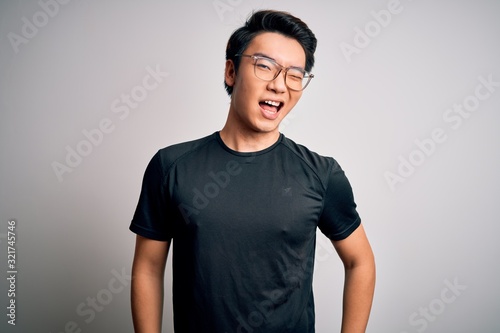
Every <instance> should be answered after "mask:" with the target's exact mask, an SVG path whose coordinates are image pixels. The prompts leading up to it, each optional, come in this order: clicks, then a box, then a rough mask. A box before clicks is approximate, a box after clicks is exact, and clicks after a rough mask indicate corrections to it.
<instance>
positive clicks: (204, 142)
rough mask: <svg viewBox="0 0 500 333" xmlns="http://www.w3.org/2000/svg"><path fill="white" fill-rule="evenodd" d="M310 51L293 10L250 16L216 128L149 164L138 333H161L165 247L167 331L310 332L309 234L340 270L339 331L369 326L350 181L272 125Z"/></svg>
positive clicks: (367, 261) (234, 41) (369, 276)
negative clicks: (329, 249) (331, 252)
mask: <svg viewBox="0 0 500 333" xmlns="http://www.w3.org/2000/svg"><path fill="white" fill-rule="evenodd" d="M315 48H316V38H315V36H314V34H313V33H312V32H311V31H310V30H309V28H308V27H307V26H306V25H305V24H304V23H303V22H302V21H301V20H299V19H298V18H296V17H293V16H291V15H290V14H288V13H284V12H277V11H259V12H255V13H254V14H253V15H252V16H251V17H250V18H249V20H248V21H247V22H246V24H245V25H244V26H243V27H242V28H240V29H238V30H236V31H235V32H234V33H233V35H232V36H231V38H230V39H229V42H228V45H227V50H226V68H225V85H226V90H227V92H228V93H229V95H230V96H231V103H230V107H229V113H228V117H227V121H226V124H225V126H224V127H223V129H222V130H221V131H220V132H215V133H214V134H212V135H210V136H208V137H205V138H202V139H199V140H195V141H191V142H186V143H181V144H177V145H173V146H170V147H167V148H164V149H161V150H160V151H159V152H158V153H157V154H156V155H155V156H154V157H153V159H152V160H151V162H150V163H149V165H148V167H147V169H146V172H145V176H144V181H143V186H142V191H141V195H140V198H139V203H138V206H137V209H136V212H135V214H134V218H133V220H132V223H131V225H130V229H131V230H132V231H133V232H135V233H137V241H136V249H135V257H134V263H133V269H132V313H133V320H134V327H135V331H136V332H137V333H152V332H155V333H158V332H160V331H161V321H162V308H163V283H164V270H165V262H166V258H167V254H168V251H169V246H170V243H171V242H172V241H173V244H174V245H173V247H174V251H173V311H174V328H175V332H178V333H186V332H192V333H202V332H213V333H226V332H227V333H229V332H231V333H232V332H238V333H240V332H245V333H250V332H252V333H256V332H267V333H271V332H295V333H312V332H314V321H315V316H314V300H313V293H312V275H313V264H314V251H315V239H316V230H317V228H319V229H320V230H321V231H322V232H323V233H324V234H325V235H326V236H327V237H329V238H330V239H331V241H332V243H333V246H334V247H335V249H336V250H337V253H338V254H339V256H340V258H341V260H342V261H343V263H344V266H345V287H344V300H343V302H344V303H343V316H342V332H343V333H358V332H364V331H365V329H366V325H367V322H368V317H369V313H370V308H371V303H372V298H373V291H374V284H375V264H374V259H373V254H372V251H371V248H370V245H369V242H368V240H367V238H366V236H365V233H364V230H363V227H362V225H361V221H360V218H359V216H358V213H357V212H356V204H355V203H354V200H353V195H352V191H351V187H350V185H349V182H348V180H347V179H346V177H345V175H344V172H343V171H342V169H341V168H340V166H339V165H338V164H337V162H336V161H335V160H334V159H333V158H330V157H323V156H319V155H317V154H316V153H313V152H311V151H310V150H308V149H307V148H305V147H303V146H301V145H298V144H296V143H294V142H293V141H291V140H290V139H288V138H285V137H284V136H283V135H282V134H280V132H279V130H278V126H279V124H280V122H281V121H282V120H283V118H284V117H285V116H286V115H287V114H288V113H289V112H290V111H291V110H292V108H293V107H294V106H295V104H296V103H297V102H298V100H299V99H300V97H301V95H302V91H303V89H304V88H305V87H306V86H307V84H308V83H309V81H310V79H311V78H312V77H313V75H312V74H310V73H309V71H310V70H311V68H312V66H313V64H314V51H315Z"/></svg>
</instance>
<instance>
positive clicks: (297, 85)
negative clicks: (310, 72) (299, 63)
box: [286, 68, 308, 90]
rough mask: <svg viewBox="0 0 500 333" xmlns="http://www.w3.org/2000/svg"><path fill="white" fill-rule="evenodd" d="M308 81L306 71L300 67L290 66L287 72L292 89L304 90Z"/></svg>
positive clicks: (289, 85)
mask: <svg viewBox="0 0 500 333" xmlns="http://www.w3.org/2000/svg"><path fill="white" fill-rule="evenodd" d="M307 81H308V80H307V79H306V78H305V74H304V72H303V71H301V70H299V69H296V68H290V69H289V70H288V72H287V73H286V84H287V85H288V87H290V88H291V89H294V90H302V89H303V88H304V86H305V85H306V83H307Z"/></svg>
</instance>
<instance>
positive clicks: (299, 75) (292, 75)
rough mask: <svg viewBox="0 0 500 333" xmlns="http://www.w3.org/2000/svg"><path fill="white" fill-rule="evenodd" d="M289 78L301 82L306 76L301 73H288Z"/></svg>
mask: <svg viewBox="0 0 500 333" xmlns="http://www.w3.org/2000/svg"><path fill="white" fill-rule="evenodd" d="M288 77H289V78H290V79H292V80H295V81H301V80H303V79H304V74H302V73H300V72H288Z"/></svg>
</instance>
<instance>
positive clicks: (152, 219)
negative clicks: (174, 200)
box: [129, 152, 172, 241]
mask: <svg viewBox="0 0 500 333" xmlns="http://www.w3.org/2000/svg"><path fill="white" fill-rule="evenodd" d="M164 184H165V174H164V170H163V168H162V164H161V159H160V153H159V152H158V153H156V154H155V156H153V158H152V159H151V161H150V162H149V164H148V166H147V168H146V171H145V173H144V178H143V181H142V188H141V194H140V196H139V202H138V204H137V208H136V210H135V213H134V216H133V219H132V222H131V224H130V227H129V229H130V230H131V231H132V232H134V233H136V234H138V235H140V236H143V237H146V238H151V239H155V240H159V241H169V240H170V239H171V238H172V233H171V230H170V228H169V221H170V218H169V216H170V214H169V203H170V200H169V198H168V193H166V192H167V191H166V190H165V186H164Z"/></svg>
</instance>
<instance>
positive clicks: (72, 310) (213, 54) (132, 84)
mask: <svg viewBox="0 0 500 333" xmlns="http://www.w3.org/2000/svg"><path fill="white" fill-rule="evenodd" d="M42 3H52V5H51V7H50V6H49V7H47V6H45V7H46V8H49V9H45V10H44V9H43V7H44V6H42V5H41V4H40V3H38V2H36V1H22V0H19V1H2V2H1V3H0V110H1V116H0V117H1V118H0V154H1V155H0V161H1V162H0V191H1V192H0V242H1V243H0V248H1V252H0V253H1V258H0V269H1V270H2V271H3V272H4V273H2V274H0V276H2V280H1V281H2V282H1V283H0V300H1V301H0V304H1V307H0V308H1V309H3V310H2V311H1V313H0V318H1V319H0V331H2V332H47V333H49V332H54V333H55V332H65V329H66V332H132V323H131V317H130V310H129V285H130V284H129V281H128V280H127V278H126V277H127V276H128V275H129V274H130V269H131V260H132V255H133V247H134V235H133V234H132V233H131V232H130V231H129V230H128V226H129V223H130V220H131V218H132V214H133V211H134V209H135V205H136V203H137V199H138V196H139V191H140V184H141V180H142V175H143V172H144V169H145V167H146V164H147V162H148V161H149V159H150V158H151V157H152V155H153V154H154V153H155V152H156V151H157V150H158V149H159V148H161V147H164V146H167V145H170V144H173V143H177V142H181V141H186V140H191V139H196V138H199V137H202V136H205V135H208V134H210V133H213V132H214V131H216V130H219V129H220V128H221V127H222V125H223V123H224V121H225V118H226V114H227V109H228V101H229V99H228V97H227V95H226V93H225V91H224V88H223V69H224V51H225V44H226V42H227V39H228V38H229V36H230V34H231V33H232V31H233V30H235V29H236V28H238V27H239V26H241V24H242V23H243V22H244V20H245V18H246V17H247V16H248V14H249V13H250V12H251V10H253V9H258V8H273V9H280V10H287V11H290V12H291V13H292V14H295V15H297V16H299V17H300V18H302V19H303V20H304V21H305V22H306V23H308V25H309V26H310V28H311V29H312V30H313V31H314V32H315V34H316V36H317V38H318V41H319V44H318V49H317V53H316V66H315V68H314V70H313V72H314V73H315V74H316V77H315V78H314V80H313V81H312V83H311V84H310V86H309V87H308V88H307V90H306V91H305V92H304V95H303V97H302V100H301V101H300V102H299V104H298V105H297V107H296V108H295V110H294V111H293V112H292V113H291V114H290V115H289V118H288V119H287V120H286V121H285V122H284V123H283V126H282V131H283V132H284V133H285V135H287V136H288V137H290V138H291V139H293V140H294V141H296V142H299V143H302V144H305V145H306V146H308V147H309V148H310V149H311V150H313V151H316V152H318V153H320V154H323V155H329V156H333V157H335V158H336V159H337V160H338V161H339V162H340V164H341V165H342V167H343V168H344V169H345V170H346V173H347V176H348V178H349V180H350V181H351V184H352V186H353V189H354V192H355V197H356V201H357V203H358V206H359V212H360V214H361V215H362V218H363V222H364V225H365V228H366V230H367V233H368V235H369V237H370V240H371V243H372V246H373V249H374V252H375V254H376V259H377V268H378V281H377V288H376V296H375V300H374V305H373V311H372V316H371V320H370V324H369V328H368V332H384V333H391V332H393V333H402V332H407V333H413V332H424V331H425V332H440V333H442V332H454V333H457V332H464V333H470V332H475V333H479V332H484V333H491V332H498V330H499V328H500V324H499V321H498V313H499V310H500V289H499V288H498V281H499V280H500V271H499V266H498V257H499V254H500V245H499V242H498V240H497V239H498V232H499V231H500V228H499V227H498V225H497V223H498V222H499V217H498V206H497V205H498V203H499V202H498V198H499V197H500V177H498V174H497V172H498V169H499V167H500V154H499V150H498V149H499V142H500V134H499V125H500V115H499V111H500V110H499V106H500V86H499V84H498V83H497V84H496V86H495V85H493V86H492V87H490V89H491V91H488V90H487V88H486V87H481V88H477V87H478V86H480V85H481V81H480V79H479V78H480V77H482V78H483V79H485V80H488V78H490V80H492V81H494V82H500V63H499V59H500V39H499V36H500V21H499V19H498V16H499V14H500V2H499V1H493V0H491V1H488V0H482V1H472V0H471V1H463V0H462V1H451V0H450V1H430V0H413V1H411V0H401V1H400V3H399V5H397V6H396V5H394V6H395V7H391V8H392V9H394V8H396V9H397V11H398V13H397V14H395V13H392V14H391V17H390V19H388V18H387V16H386V17H385V19H386V21H385V22H384V25H385V26H382V25H381V24H380V23H377V21H376V20H375V16H377V15H375V16H374V14H373V13H372V11H374V13H381V12H380V11H382V10H385V11H387V9H388V6H390V5H388V2H387V1H378V0H377V1H367V0H366V1H356V2H353V1H347V0H343V1H340V0H337V1H330V2H326V1H319V0H317V1H308V2H306V1H299V0H289V1H279V0H270V1H265V0H253V1H252V0H232V1H229V0H220V1H211V0H210V1H183V2H180V1H179V2H175V3H174V2H173V1H170V2H167V1H153V0H148V1H118V0H115V1H106V2H102V1H82V0H73V1H69V2H68V3H67V4H58V5H57V7H56V6H54V1H50V0H46V1H45V2H43V1H42ZM224 5H225V6H224ZM47 11H49V12H50V13H49V14H50V15H49V14H47V13H46V12H47ZM395 11H396V10H395ZM382 13H383V12H382ZM389 13H390V12H389ZM379 16H380V15H379ZM23 18H24V20H23ZM379 20H380V18H379ZM26 22H30V24H34V23H37V24H38V27H37V26H35V28H36V30H33V29H31V30H30V29H29V27H27V23H26ZM365 28H367V29H368V33H369V34H370V35H371V37H370V36H368V38H369V43H368V42H367V40H366V38H365V40H364V42H365V43H366V44H367V45H363V44H360V43H362V42H363V40H362V39H363V38H362V37H360V36H359V31H360V30H364V29H365ZM370 29H371V30H370ZM23 34H24V35H23ZM13 36H17V37H13ZM16 38H17V39H16ZM20 40H22V41H23V42H19V41H20ZM15 41H17V42H15ZM356 43H357V44H356ZM347 44H349V45H351V46H352V47H357V46H358V47H357V53H352V54H350V55H347V54H345V52H343V51H342V48H341V46H342V45H343V46H344V47H346V46H345V45H347ZM356 45H357V46H356ZM147 68H150V69H153V70H154V69H157V68H158V69H159V70H160V71H161V72H163V73H168V76H167V75H166V74H162V75H164V76H165V77H162V78H161V80H159V81H160V82H159V83H158V85H157V87H156V88H155V89H153V90H151V91H148V92H147V96H140V97H141V98H140V99H141V100H140V101H139V102H138V103H137V105H136V106H135V108H134V109H132V108H130V113H129V114H128V115H127V116H126V117H124V113H123V112H120V113H115V112H113V107H112V104H113V103H120V104H119V105H121V106H122V107H123V106H124V105H125V104H123V103H122V102H120V99H121V96H122V94H129V95H130V94H131V92H134V93H136V96H139V95H137V94H138V93H140V92H141V88H140V86H141V85H142V82H143V78H144V77H146V76H147V75H148V70H147ZM150 82H153V81H150ZM137 87H139V88H137ZM476 89H479V90H478V91H479V92H480V93H482V95H481V96H483V97H482V100H478V99H477V98H475V97H474V94H475V93H476ZM142 91H144V90H142ZM486 94H487V97H485V95H486ZM142 97H144V98H142ZM116 100H118V102H115V101H116ZM475 101H478V105H474V102H475ZM463 103H470V104H469V106H468V108H469V109H471V108H473V109H474V111H471V112H470V113H469V112H468V111H466V112H467V113H464V114H465V115H466V118H463V117H462V118H460V119H462V120H461V123H460V125H459V126H458V120H453V121H451V119H450V118H448V119H449V120H448V121H447V120H446V119H445V118H446V116H448V117H450V116H451V115H453V116H454V117H456V116H457V114H451V113H450V114H449V113H448V112H449V111H447V110H449V109H453V106H454V105H455V104H456V105H458V106H459V105H461V104H463ZM115 106H116V105H115ZM464 110H465V109H464ZM120 116H122V118H123V119H121V118H120ZM443 117H445V118H443ZM105 119H109V120H108V122H109V123H110V124H111V125H110V126H112V131H110V133H105V134H104V135H103V138H102V139H100V140H97V141H96V142H97V143H96V144H95V145H92V146H90V148H89V146H85V143H82V142H83V141H85V140H86V138H85V136H84V134H83V131H85V130H87V131H91V130H93V129H96V128H98V127H99V123H100V122H101V121H103V120H104V121H106V120H105ZM453 119H456V118H453ZM454 127H455V128H454ZM436 128H437V129H441V133H442V135H441V138H443V137H445V138H446V139H444V140H441V141H442V142H439V143H435V144H429V141H428V140H429V139H430V138H431V137H432V133H433V131H434V130H435V129H436ZM416 140H420V142H427V146H426V147H427V149H424V150H427V154H424V153H425V152H422V149H421V148H419V147H418V145H417V144H416V143H415V141H416ZM432 145H434V147H432ZM67 147H69V149H77V147H80V149H85V148H87V150H86V151H85V152H86V154H87V156H83V158H82V160H81V161H78V162H79V163H77V162H75V163H74V165H73V166H74V167H71V172H64V173H63V174H59V178H58V176H57V172H55V171H54V167H53V165H54V163H55V162H56V164H57V163H60V165H63V164H64V165H66V166H67V163H66V162H65V160H66V158H67V154H68V150H67V149H68V148H67ZM403 159H404V160H407V161H409V160H410V159H411V160H412V161H413V162H414V164H418V165H416V166H412V167H411V168H410V169H409V167H408V165H406V168H405V167H404V166H402V165H403V164H404V163H403V162H401V161H402V160H403ZM408 163H410V162H408ZM68 168H69V167H68ZM398 168H399V171H398ZM68 170H69V169H66V171H68ZM388 172H389V173H392V174H393V176H394V175H397V174H398V173H400V175H399V177H401V178H399V179H398V181H396V182H395V183H393V184H392V186H391V185H390V183H389V182H388V181H387V179H386V176H385V175H386V174H387V173H388ZM9 219H15V220H16V221H17V228H16V230H15V232H16V234H17V243H16V249H17V250H16V251H17V258H16V259H17V268H18V275H17V281H16V305H17V307H16V326H12V325H8V324H7V320H8V319H9V318H8V317H7V316H6V314H7V312H8V310H7V309H6V306H7V305H8V303H7V302H8V300H9V298H8V297H7V289H8V288H7V287H8V285H7V280H6V279H5V276H7V273H6V271H7V270H8V268H7V262H6V261H7V239H6V233H7V222H8V221H9ZM317 254H318V256H317V260H316V268H315V269H316V271H315V283H314V288H315V295H316V313H317V315H316V316H317V321H316V328H317V332H318V333H326V332H335V331H338V327H339V325H340V315H341V291H342V283H343V269H342V266H341V263H340V261H339V259H338V257H337V255H336V254H335V253H334V252H333V250H332V248H331V246H330V245H329V244H328V243H327V241H325V239H324V238H323V237H322V236H320V237H319V241H318V252H317ZM116 275H122V277H123V276H125V278H122V280H118V279H117V278H116ZM170 281H171V280H170V270H169V274H168V279H167V281H166V285H167V290H168V293H167V295H166V299H167V301H169V299H170V297H171V293H170V286H171V285H170ZM453 284H455V285H458V287H455V288H452V289H450V287H449V285H453ZM457 288H458V289H457ZM92 299H95V302H96V304H95V306H94V307H92V305H91V304H92V303H91V302H92ZM167 304H169V303H167ZM78 309H79V310H80V311H78ZM235 331H236V328H235ZM163 332H172V320H171V308H170V306H169V305H167V307H166V309H165V320H164V328H163Z"/></svg>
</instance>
